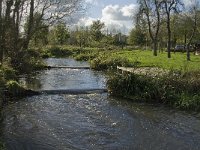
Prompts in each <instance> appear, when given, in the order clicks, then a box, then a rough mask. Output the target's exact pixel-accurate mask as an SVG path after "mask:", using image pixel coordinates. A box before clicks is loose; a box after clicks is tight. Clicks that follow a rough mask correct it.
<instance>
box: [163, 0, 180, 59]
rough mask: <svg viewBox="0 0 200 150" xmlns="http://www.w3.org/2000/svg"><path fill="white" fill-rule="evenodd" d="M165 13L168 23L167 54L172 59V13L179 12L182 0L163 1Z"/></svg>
mask: <svg viewBox="0 0 200 150" xmlns="http://www.w3.org/2000/svg"><path fill="white" fill-rule="evenodd" d="M163 5H164V6H163V7H164V12H165V13H166V22H167V31H168V32H167V34H168V42H167V52H168V58H171V13H172V11H174V12H178V8H179V7H180V6H181V5H182V4H181V2H180V0H163Z"/></svg>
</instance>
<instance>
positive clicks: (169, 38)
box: [167, 13, 171, 58]
mask: <svg viewBox="0 0 200 150" xmlns="http://www.w3.org/2000/svg"><path fill="white" fill-rule="evenodd" d="M167 31H168V42H167V57H168V58H171V27H170V13H167Z"/></svg>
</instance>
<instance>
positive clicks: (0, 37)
mask: <svg viewBox="0 0 200 150" xmlns="http://www.w3.org/2000/svg"><path fill="white" fill-rule="evenodd" d="M2 2H3V0H0V65H2V63H3V47H2V38H3V37H2Z"/></svg>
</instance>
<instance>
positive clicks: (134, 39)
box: [128, 27, 146, 46]
mask: <svg viewBox="0 0 200 150" xmlns="http://www.w3.org/2000/svg"><path fill="white" fill-rule="evenodd" d="M128 43H129V44H131V45H137V46H144V45H145V44H146V35H145V34H144V33H143V31H142V30H141V29H140V28H137V27H136V28H134V29H132V30H131V32H130V35H129V39H128Z"/></svg>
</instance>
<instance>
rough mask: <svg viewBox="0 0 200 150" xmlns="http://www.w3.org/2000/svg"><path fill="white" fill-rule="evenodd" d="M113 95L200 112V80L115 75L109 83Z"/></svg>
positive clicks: (127, 74)
mask: <svg viewBox="0 0 200 150" xmlns="http://www.w3.org/2000/svg"><path fill="white" fill-rule="evenodd" d="M107 86H108V89H109V91H110V92H111V94H112V95H118V96H123V97H128V98H131V99H133V100H135V101H145V102H156V103H158V102H159V103H163V104H166V105H169V106H173V107H178V108H180V109H193V110H200V94H199V93H200V79H199V78H197V79H195V80H194V79H192V78H191V77H190V78H184V77H175V76H172V75H168V76H165V77H160V78H151V77H147V76H142V75H135V74H130V73H126V74H119V73H118V74H115V75H114V76H111V77H110V79H109V80H108V82H107Z"/></svg>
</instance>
